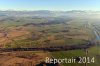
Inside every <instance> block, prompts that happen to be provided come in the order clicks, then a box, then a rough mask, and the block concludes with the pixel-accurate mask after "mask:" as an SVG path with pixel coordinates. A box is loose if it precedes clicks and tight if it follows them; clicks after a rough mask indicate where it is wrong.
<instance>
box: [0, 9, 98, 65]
mask: <svg viewBox="0 0 100 66" xmlns="http://www.w3.org/2000/svg"><path fill="white" fill-rule="evenodd" d="M42 12H43V11H42ZM1 13H3V14H4V15H1V17H0V60H2V61H0V66H39V64H40V63H41V62H44V61H45V58H46V57H50V58H57V59H59V58H66V57H67V58H71V57H73V58H75V59H76V58H78V57H90V58H93V57H94V60H95V62H94V63H86V64H87V66H99V65H100V64H99V62H100V43H99V42H100V30H99V29H100V25H99V24H100V23H99V22H98V21H99V18H94V17H91V15H88V14H87V15H88V17H86V16H84V15H80V14H78V16H76V14H75V15H72V14H73V13H72V14H69V13H68V14H66V15H59V13H56V15H55V14H54V13H53V14H48V12H46V13H47V14H45V13H43V14H41V12H40V13H39V12H38V13H39V14H34V12H16V11H14V12H8V11H7V12H1ZM16 13H17V14H16ZM50 13H51V12H50ZM64 14H65V12H64ZM82 14H83V13H82ZM68 15H71V16H70V17H69V16H68ZM79 15H80V16H79ZM89 17H90V18H89ZM90 45H92V46H90ZM67 46H73V47H75V48H74V49H73V48H72V47H69V48H70V49H67V50H65V51H61V50H59V51H52V52H50V51H43V50H41V51H10V52H2V51H1V49H2V48H4V49H9V48H47V47H48V48H51V47H61V48H62V47H65V48H66V47H67ZM77 46H80V47H81V48H76V47H77ZM84 46H85V47H86V48H84ZM88 46H89V47H88ZM82 47H83V48H82ZM62 49H64V48H62ZM77 62H78V61H77ZM58 65H59V66H84V65H85V63H70V64H69V63H61V64H58ZM42 66H43V65H42ZM44 66H45V65H44ZM47 66H48V65H47Z"/></svg>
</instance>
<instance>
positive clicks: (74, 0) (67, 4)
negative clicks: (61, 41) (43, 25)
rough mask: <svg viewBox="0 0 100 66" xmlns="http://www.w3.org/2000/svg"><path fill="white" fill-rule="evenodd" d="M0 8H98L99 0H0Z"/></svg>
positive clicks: (99, 5) (99, 6)
mask: <svg viewBox="0 0 100 66" xmlns="http://www.w3.org/2000/svg"><path fill="white" fill-rule="evenodd" d="M0 10H64V11H66V10H100V0H0Z"/></svg>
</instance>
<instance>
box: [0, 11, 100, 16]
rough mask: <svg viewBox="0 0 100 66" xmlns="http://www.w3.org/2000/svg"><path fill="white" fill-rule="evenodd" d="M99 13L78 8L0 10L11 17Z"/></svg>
mask: <svg viewBox="0 0 100 66" xmlns="http://www.w3.org/2000/svg"><path fill="white" fill-rule="evenodd" d="M93 14H95V15H96V14H97V15H98V14H100V12H99V11H98V12H97V11H80V10H72V11H49V10H38V11H0V16H13V17H34V16H39V17H57V16H63V17H65V16H67V17H68V16H70V17H71V16H77V17H78V16H85V15H93Z"/></svg>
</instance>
